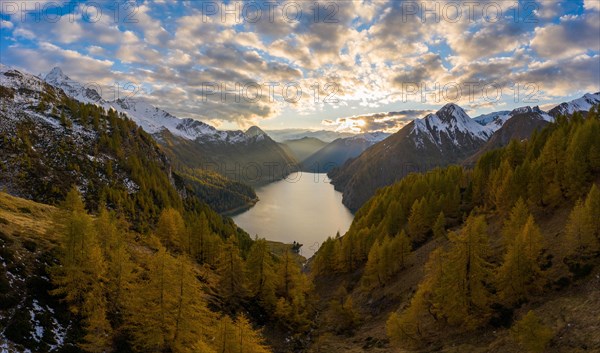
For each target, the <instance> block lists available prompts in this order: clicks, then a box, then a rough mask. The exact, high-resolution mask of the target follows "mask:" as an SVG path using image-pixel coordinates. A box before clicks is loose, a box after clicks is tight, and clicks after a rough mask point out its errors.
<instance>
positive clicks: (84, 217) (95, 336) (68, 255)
mask: <svg viewBox="0 0 600 353" xmlns="http://www.w3.org/2000/svg"><path fill="white" fill-rule="evenodd" d="M61 208H62V212H61V214H60V216H59V218H58V219H57V221H56V229H57V230H58V232H59V233H60V234H62V236H63V238H62V241H61V255H60V257H59V260H60V264H59V265H57V266H55V267H53V268H52V269H51V275H52V281H53V283H54V284H55V286H56V289H55V290H53V291H52V294H55V295H62V296H64V298H65V300H66V302H67V303H68V304H69V308H70V310H71V311H72V312H73V313H75V314H77V315H79V316H80V317H81V318H82V319H83V323H84V328H85V336H84V342H82V344H81V347H82V348H84V349H86V350H88V351H91V352H103V351H110V346H111V339H112V337H111V335H112V328H111V326H110V323H109V322H108V320H107V316H106V311H107V302H106V297H105V290H106V282H107V264H106V261H105V259H104V256H103V253H102V249H101V247H100V244H99V241H98V239H97V233H96V230H95V228H94V223H93V221H92V218H91V217H90V216H89V215H88V214H87V213H86V211H85V208H84V204H83V200H82V198H81V195H80V194H79V192H78V191H77V189H76V188H72V189H71V191H69V193H68V194H67V197H66V199H65V201H64V202H63V204H62V206H61Z"/></svg>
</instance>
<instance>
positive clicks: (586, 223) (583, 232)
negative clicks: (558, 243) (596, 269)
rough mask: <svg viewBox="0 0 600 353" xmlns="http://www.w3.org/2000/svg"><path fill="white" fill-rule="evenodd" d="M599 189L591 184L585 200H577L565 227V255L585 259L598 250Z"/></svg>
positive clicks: (599, 241)
mask: <svg viewBox="0 0 600 353" xmlns="http://www.w3.org/2000/svg"><path fill="white" fill-rule="evenodd" d="M598 214H600V191H599V190H598V187H597V186H596V185H593V186H592V188H591V189H590V192H589V193H588V195H587V198H586V200H585V202H582V201H577V203H576V204H575V207H574V208H573V211H571V214H570V215H569V220H568V222H567V226H566V228H565V252H566V253H565V256H567V257H574V258H579V259H586V258H590V257H591V256H594V255H595V254H596V253H597V252H598V251H599V250H600V238H599V236H600V225H599V224H598V223H600V222H598V221H597V219H596V218H597V217H598Z"/></svg>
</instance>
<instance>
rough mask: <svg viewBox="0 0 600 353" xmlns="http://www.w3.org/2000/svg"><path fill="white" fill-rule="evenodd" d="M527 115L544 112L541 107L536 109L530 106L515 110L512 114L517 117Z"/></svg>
mask: <svg viewBox="0 0 600 353" xmlns="http://www.w3.org/2000/svg"><path fill="white" fill-rule="evenodd" d="M525 113H542V110H541V109H540V107H539V106H535V107H530V106H525V107H519V108H515V109H513V110H512V111H511V112H510V115H511V116H513V115H517V114H525Z"/></svg>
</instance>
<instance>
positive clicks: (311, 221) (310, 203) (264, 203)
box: [233, 172, 353, 258]
mask: <svg viewBox="0 0 600 353" xmlns="http://www.w3.org/2000/svg"><path fill="white" fill-rule="evenodd" d="M256 194H257V195H258V198H259V199H260V201H259V202H258V203H257V204H256V205H255V206H254V207H252V208H251V209H249V210H247V211H245V212H244V213H241V214H238V215H236V216H233V220H234V221H235V223H236V224H237V225H238V226H240V227H242V228H243V229H244V230H245V231H247V232H248V233H249V234H250V235H251V236H252V237H254V235H257V234H258V236H259V237H260V238H265V239H267V240H274V241H280V242H284V243H292V242H293V241H297V242H299V243H301V244H304V246H303V247H302V249H301V254H302V255H303V256H305V257H306V258H309V257H311V256H312V255H313V254H314V253H315V252H316V251H317V250H318V249H319V246H320V245H321V242H323V241H324V240H325V239H327V237H334V236H335V234H336V232H338V231H339V232H340V234H342V235H343V234H344V233H345V232H346V231H347V230H348V228H349V227H350V224H351V223H352V219H353V215H352V213H351V212H350V211H349V210H348V209H347V208H346V206H344V205H343V204H342V194H341V193H340V192H337V191H335V190H334V189H333V185H331V184H329V179H328V178H327V174H313V173H304V172H303V173H293V174H290V175H289V176H288V177H287V178H286V179H284V180H280V181H277V182H274V183H271V184H268V185H266V186H262V187H260V188H257V189H256Z"/></svg>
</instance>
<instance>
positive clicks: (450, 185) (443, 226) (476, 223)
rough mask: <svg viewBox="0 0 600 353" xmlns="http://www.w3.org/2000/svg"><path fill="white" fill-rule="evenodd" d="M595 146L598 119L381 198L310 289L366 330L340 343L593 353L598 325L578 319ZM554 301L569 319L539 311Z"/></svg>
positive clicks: (591, 280)
mask: <svg viewBox="0 0 600 353" xmlns="http://www.w3.org/2000/svg"><path fill="white" fill-rule="evenodd" d="M598 136H600V119H599V114H598V111H597V108H596V109H595V110H592V111H591V112H590V113H589V114H588V115H587V117H586V118H584V117H583V116H582V115H581V114H579V113H576V114H574V115H573V116H571V117H568V118H567V117H559V118H558V119H557V122H556V123H551V124H550V125H548V127H547V128H545V129H543V130H542V131H541V132H539V133H538V132H536V133H534V134H533V136H531V137H530V139H528V140H524V141H517V140H513V141H512V142H511V143H510V144H509V145H508V146H507V147H504V148H501V149H498V150H493V151H490V152H487V153H485V154H484V155H483V156H481V158H479V161H478V162H477V165H476V167H475V168H474V169H473V170H468V169H464V168H463V167H460V166H451V167H448V168H445V169H436V170H433V171H431V172H428V173H425V174H411V175H409V176H407V177H406V178H404V179H402V180H401V181H400V182H398V183H396V184H394V185H392V186H390V187H386V188H383V189H380V190H379V191H378V192H377V194H376V195H375V196H374V197H373V198H372V199H370V200H369V201H368V202H367V203H366V204H365V205H364V206H363V207H362V208H361V209H360V210H359V211H358V212H357V214H356V218H355V220H354V222H353V224H352V226H351V229H350V230H349V231H348V233H346V234H345V235H344V236H343V237H338V238H330V239H328V240H327V242H325V243H324V244H323V245H322V247H321V249H320V250H319V252H318V253H317V255H316V258H315V259H314V262H313V264H312V271H313V273H314V274H315V276H316V278H315V281H316V282H315V284H316V288H317V291H319V287H320V286H321V287H322V286H324V285H325V286H326V287H322V288H321V290H320V292H322V291H323V289H325V288H330V286H331V282H332V281H335V283H337V284H338V285H339V286H340V287H339V290H338V292H337V293H338V294H336V295H338V297H339V299H337V300H338V302H339V303H340V304H341V305H342V308H343V309H344V310H343V311H342V312H345V313H346V314H347V315H350V314H351V316H350V317H354V316H355V317H357V318H361V317H362V318H363V321H361V320H359V319H356V320H350V319H347V320H345V321H343V325H342V329H341V330H340V331H339V333H340V334H345V335H356V336H359V337H362V338H364V336H366V335H368V334H369V333H365V334H362V335H361V334H358V335H357V334H355V333H356V332H359V333H360V332H361V329H362V330H363V332H365V331H366V332H370V334H377V333H379V334H382V331H378V330H377V327H379V328H380V329H382V328H383V325H384V322H385V321H387V325H386V327H387V336H388V338H389V340H390V341H391V342H390V343H388V341H387V340H386V339H384V338H383V337H379V338H378V339H375V338H373V337H366V338H369V342H370V343H369V342H366V343H365V342H363V341H360V338H359V337H355V341H357V342H363V343H365V345H369V344H370V345H375V346H378V347H380V348H385V347H389V351H394V350H393V349H394V348H392V347H398V348H402V349H407V350H417V351H431V350H433V349H435V350H442V351H452V350H451V349H450V347H451V346H460V347H462V348H461V350H460V351H461V352H463V351H464V352H468V351H498V352H512V351H515V352H516V351H528V352H574V351H578V350H581V351H584V350H587V349H592V351H593V350H598V349H600V337H599V336H598V335H597V332H598V322H597V320H594V319H593V318H592V317H591V316H590V314H587V315H586V311H587V310H597V309H598V302H597V298H596V299H589V300H590V301H587V300H588V298H587V297H588V296H589V295H593V294H590V293H593V291H594V289H593V288H596V291H597V286H598V283H597V280H596V277H595V276H596V275H591V274H597V273H598V269H597V265H598V263H599V261H598V255H599V254H600V245H599V244H600V223H599V222H598V220H597V215H598V214H600V189H599V185H600V184H599V183H600V139H598V138H597V137H598ZM331 273H337V275H336V276H335V277H332V275H331ZM332 278H334V279H332ZM574 288H580V290H581V291H582V292H578V291H577V290H574ZM590 291H592V292H590ZM328 292H330V290H329V291H328ZM322 293H325V292H322ZM339 293H342V295H341V296H340V295H339ZM583 293H587V294H583ZM558 298H562V303H563V304H561V305H563V307H564V308H565V312H562V313H561V312H560V311H559V312H557V311H556V310H552V305H551V304H550V305H548V304H549V303H552V302H556V301H557V300H559V299H558ZM594 300H596V301H594ZM584 302H585V303H587V304H584ZM577 305H584V306H585V305H587V307H585V308H583V307H582V308H577ZM596 318H597V317H596ZM594 321H595V322H594ZM377 322H379V324H377ZM575 324H576V325H577V328H574V329H568V328H567V327H570V325H575ZM378 325H379V326H378ZM322 332H323V333H325V332H326V330H324V331H322ZM492 332H493V333H492ZM366 338H365V339H366ZM341 342H343V340H342V339H339V338H337V336H333V337H332V336H328V335H324V336H322V342H321V343H322V345H323V346H324V347H325V346H328V345H331V346H332V347H336V346H344V344H343V343H341ZM388 344H389V346H388ZM349 347H352V345H346V348H349ZM492 347H493V348H492ZM519 347H520V348H519ZM331 351H332V352H335V351H340V350H335V349H332V350H331ZM382 351H388V350H382Z"/></svg>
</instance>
